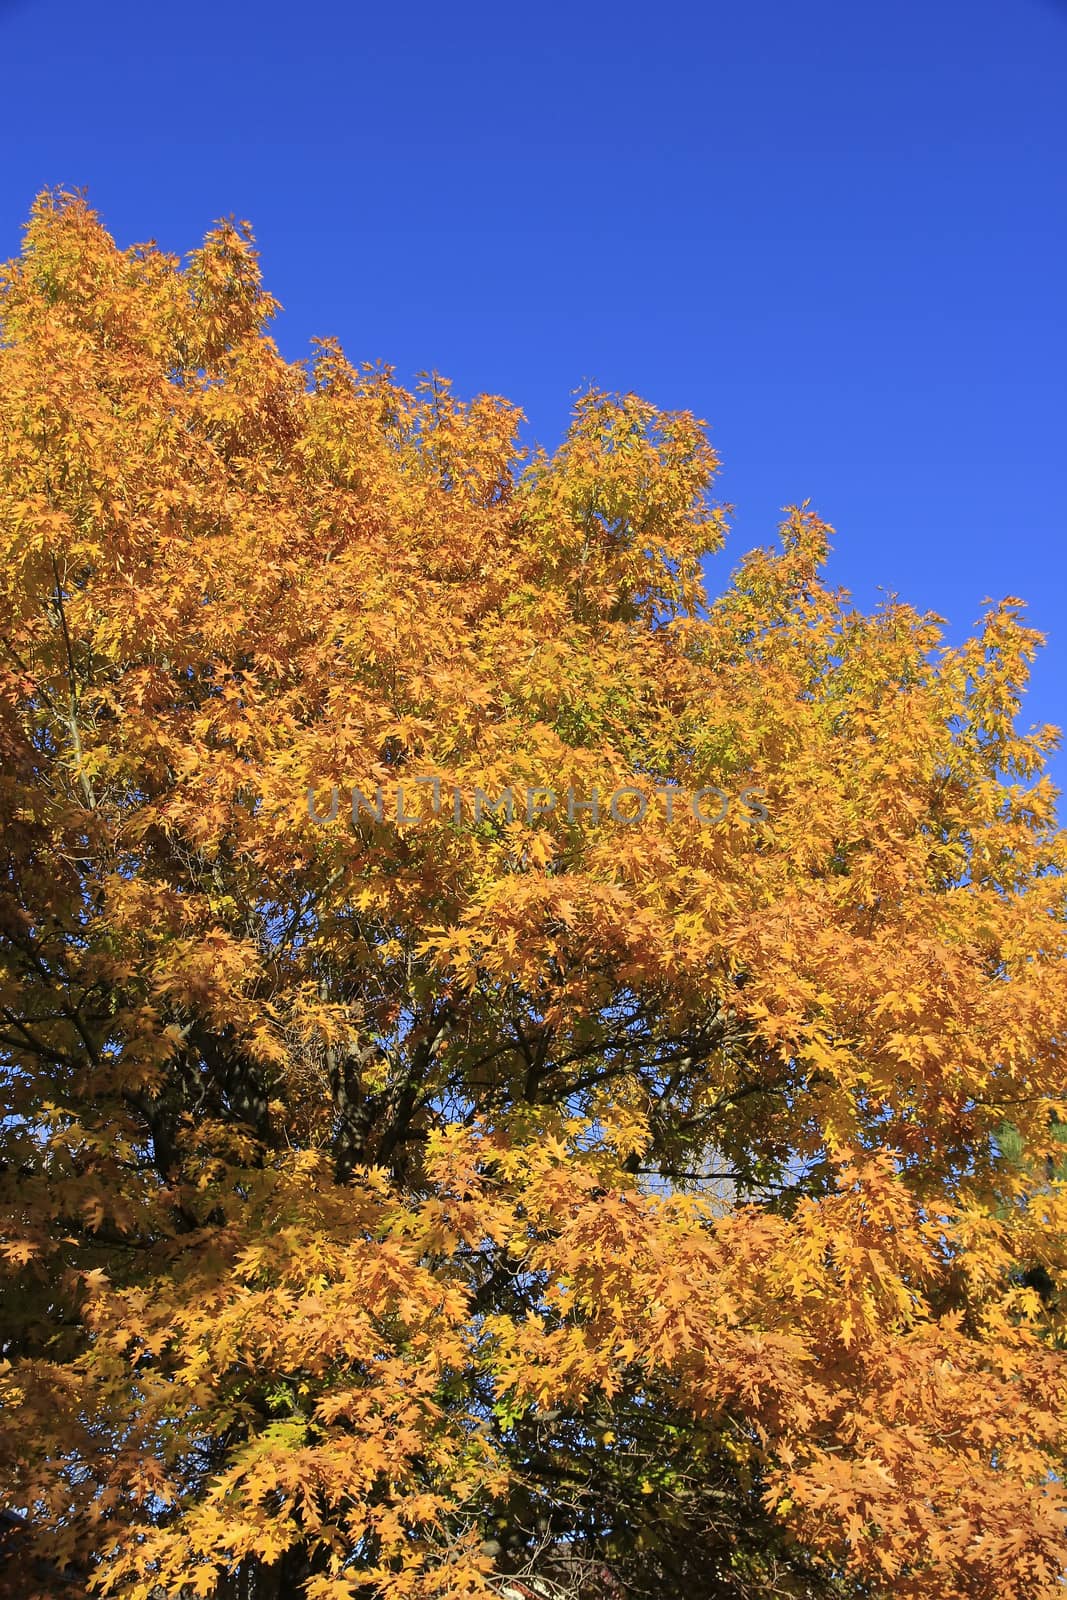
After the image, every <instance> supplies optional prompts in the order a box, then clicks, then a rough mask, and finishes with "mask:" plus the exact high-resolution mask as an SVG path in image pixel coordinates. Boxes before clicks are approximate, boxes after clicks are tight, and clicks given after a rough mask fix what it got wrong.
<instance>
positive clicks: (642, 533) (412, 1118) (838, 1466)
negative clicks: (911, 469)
mask: <svg viewBox="0 0 1067 1600" xmlns="http://www.w3.org/2000/svg"><path fill="white" fill-rule="evenodd" d="M275 309H276V308H275V306H274V303H273V302H272V300H271V299H270V297H269V296H268V295H267V294H266V293H265V292H264V291H263V289H262V287H261V283H260V277H259V273H258V269H257V264H256V254H255V250H254V248H253V244H252V240H251V236H250V233H249V231H248V229H247V228H246V227H244V226H237V225H234V224H232V223H230V224H225V225H222V226H219V227H218V228H217V229H216V230H215V231H214V232H213V233H211V234H210V235H209V236H208V238H207V239H206V241H205V244H204V246H203V248H202V249H201V250H199V251H197V252H195V253H194V254H193V255H192V257H191V258H190V260H189V261H188V263H187V264H186V265H185V266H184V267H183V266H182V265H181V263H180V262H179V261H177V260H176V259H175V258H173V257H171V256H169V255H167V254H165V253H162V252H161V251H159V250H158V249H156V248H155V247H154V246H149V247H145V248H137V249H131V250H125V251H123V250H120V249H118V248H117V247H116V246H115V244H114V243H113V241H112V240H111V238H110V237H109V236H108V234H107V233H106V232H105V230H104V229H103V227H102V226H101V224H100V222H99V221H98V220H97V218H96V217H95V215H94V214H93V213H92V212H91V211H90V210H89V209H88V207H87V206H86V205H85V203H84V202H83V201H82V200H81V199H79V198H76V197H70V196H44V197H42V198H41V199H40V200H39V201H38V203H37V204H36V206H35V208H34V211H33V215H32V219H31V222H30V224H29V227H28V230H27V234H26V241H25V248H24V250H23V253H22V255H21V257H20V258H19V259H18V260H16V261H15V262H13V263H11V264H10V265H9V267H8V268H7V270H6V273H5V276H4V278H3V284H2V300H0V317H2V345H0V493H2V499H0V641H2V643H0V756H2V762H3V773H2V777H0V806H2V815H3V839H2V867H0V1074H2V1078H3V1084H4V1093H5V1111H6V1115H5V1117H4V1119H3V1121H2V1124H0V1212H2V1219H3V1220H2V1238H3V1244H2V1247H0V1263H2V1266H0V1281H2V1283H3V1291H4V1300H3V1311H2V1314H0V1469H2V1471H0V1476H2V1479H3V1481H4V1482H5V1483H6V1485H7V1489H6V1495H7V1504H8V1506H9V1507H10V1508H11V1509H12V1510H14V1511H18V1512H19V1513H20V1514H23V1515H25V1516H26V1517H27V1518H28V1520H29V1524H30V1536H31V1537H32V1538H33V1539H34V1540H36V1543H37V1549H38V1553H39V1554H40V1556H41V1557H42V1558H43V1559H45V1560H46V1561H47V1562H48V1563H50V1564H51V1569H52V1571H53V1574H54V1572H55V1571H56V1570H57V1569H62V1568H65V1567H68V1566H69V1568H70V1569H71V1570H72V1571H73V1572H76V1573H79V1574H80V1575H81V1576H82V1578H83V1579H84V1580H85V1581H87V1582H91V1583H92V1584H94V1585H96V1586H98V1587H99V1588H101V1589H102V1590H103V1591H104V1592H105V1593H108V1594H114V1595H117V1596H123V1597H126V1600H148V1597H150V1596H155V1595H167V1596H178V1595H181V1596H183V1597H184V1596H197V1595H203V1596H211V1595H215V1594H220V1595H227V1594H228V1595H236V1594H241V1595H248V1596H253V1597H256V1600H259V1597H264V1596H271V1595H275V1594H277V1595H289V1594H293V1595H297V1594H302V1595H306V1596H307V1600H460V1597H469V1600H477V1597H480V1596H485V1595H488V1594H490V1593H497V1592H499V1585H500V1583H501V1575H502V1574H503V1575H506V1574H513V1575H515V1574H520V1575H521V1574H523V1573H525V1574H527V1580H528V1582H530V1583H532V1581H533V1580H532V1579H531V1578H530V1575H531V1574H536V1575H537V1578H538V1581H539V1582H540V1583H541V1584H542V1589H541V1592H542V1593H546V1592H548V1585H549V1583H555V1584H556V1585H558V1586H559V1588H560V1590H562V1592H564V1593H566V1594H572V1595H579V1596H581V1597H583V1600H587V1597H593V1596H606V1597H612V1600H631V1597H634V1600H636V1597H638V1596H665V1595H667V1596H673V1595H678V1594H682V1593H685V1594H687V1595H688V1596H690V1597H692V1600H712V1597H715V1596H737V1597H750V1600H756V1597H770V1596H787V1595H788V1596H795V1597H800V1596H809V1597H817V1596H823V1597H832V1596H840V1597H849V1600H859V1597H876V1596H894V1597H896V1596H901V1597H904V1596H908V1597H923V1600H960V1597H964V1596H966V1597H974V1600H979V1597H988V1600H994V1597H996V1600H1038V1597H1041V1596H1046V1597H1052V1596H1054V1595H1059V1594H1060V1593H1061V1592H1062V1590H1061V1587H1060V1581H1059V1580H1060V1574H1061V1573H1062V1572H1063V1570H1064V1568H1065V1566H1067V1530H1065V1525H1064V1509H1063V1504H1062V1500H1063V1496H1062V1491H1061V1488H1060V1481H1061V1476H1062V1473H1063V1470H1064V1448H1065V1443H1067V1414H1065V1402H1067V1372H1065V1367H1064V1357H1063V1353H1062V1352H1063V1332H1064V1309H1065V1308H1064V1301H1063V1295H1062V1292H1061V1288H1060V1286H1061V1285H1062V1283H1063V1272H1064V1266H1065V1243H1067V1207H1065V1201H1064V1192H1063V1185H1062V1183H1061V1181H1060V1179H1059V1176H1058V1170H1059V1169H1058V1167H1057V1161H1058V1158H1059V1153H1060V1146H1059V1142H1058V1128H1059V1126H1060V1124H1061V1123H1062V1122H1063V1121H1064V1120H1067V1090H1065V1081H1067V1080H1065V1070H1064V1050H1065V1040H1067V982H1065V965H1064V955H1065V926H1067V924H1065V893H1064V877H1063V869H1064V865H1065V856H1067V850H1065V839H1064V836H1063V834H1062V833H1060V832H1059V831H1058V828H1057V824H1056V819H1055V814H1054V798H1055V796H1054V791H1053V789H1052V787H1051V784H1050V782H1049V780H1048V778H1047V776H1046V775H1044V772H1043V766H1044V758H1045V755H1046V753H1047V751H1048V749H1049V748H1050V746H1051V744H1052V742H1053V738H1054V735H1053V734H1052V733H1051V732H1050V731H1049V730H1039V731H1038V732H1036V733H1030V734H1023V733H1020V732H1019V731H1018V730H1017V727H1016V721H1017V716H1018V712H1019V709H1020V697H1021V695H1022V692H1023V689H1024V685H1025V682H1026V676H1027V671H1028V667H1029V663H1030V661H1031V659H1032V657H1033V654H1034V651H1035V649H1036V646H1037V644H1038V642H1039V641H1038V639H1037V636H1036V635H1035V634H1034V633H1033V631H1032V630H1030V629H1028V628H1027V627H1026V626H1025V625H1024V623H1023V621H1022V620H1021V616H1020V605H1019V603H1018V602H1016V601H1014V600H1008V601H1005V602H1004V603H1002V604H999V605H995V606H993V607H992V608H991V609H990V610H989V612H988V614H987V616H986V617H985V619H984V622H983V623H982V625H981V628H980V631H979V632H978V634H977V636H976V637H975V638H974V639H972V640H970V641H969V642H967V643H966V644H964V645H963V646H962V647H959V648H948V647H946V646H945V645H944V643H943V641H942V638H941V634H940V631H939V625H938V620H937V619H936V618H932V617H930V616H922V615H918V614H917V613H916V612H915V611H913V610H912V609H910V608H909V607H908V606H906V605H904V604H901V603H898V602H896V601H894V602H892V603H889V604H887V605H885V606H884V607H883V608H882V609H881V610H879V611H878V612H877V613H876V614H875V615H871V616H868V615H863V614H860V613H859V612H858V611H856V610H855V609H854V608H853V607H852V606H851V605H850V603H849V601H848V599H847V597H846V596H844V595H842V594H839V593H834V592H832V591H830V590H829V589H828V588H827V587H826V585H825V583H824V582H823V580H822V578H821V576H820V571H821V568H822V564H823V563H824V560H825V556H826V552H827V537H828V532H829V530H828V529H827V528H826V527H825V526H824V525H823V524H822V523H820V521H819V520H818V519H817V518H816V517H815V516H814V515H813V514H812V513H811V511H810V510H809V509H807V508H804V507H801V508H798V509H794V510H792V511H790V513H789V514H788V518H787V520H786V522H785V524H784V527H783V529H782V538H781V542H780V546H778V547H775V548H774V549H764V550H758V551H756V552H754V553H752V554H750V555H748V556H747V557H746V558H745V559H744V560H743V561H742V562H741V564H740V566H739V567H738V569H737V570H736V572H735V574H734V576H733V579H732V581H731V582H730V584H729V586H728V587H727V588H726V589H725V590H724V592H723V593H722V594H720V595H718V596H715V597H711V598H709V597H708V596H707V595H705V592H704V589H703V586H702V558H703V557H704V556H705V555H706V554H707V553H708V552H709V551H712V550H715V549H718V548H719V547H720V546H721V544H722V541H723V538H724V536H725V518H724V513H723V512H722V510H721V509H719V508H717V507H716V506H715V505H714V504H713V502H712V501H711V500H710V498H709V490H710V484H711V482H712V479H713V476H714V471H715V467H716V461H715V456H714V454H713V452H712V450H711V448H710V447H709V445H708V443H707V440H706V438H705V435H704V433H703V431H702V427H701V425H700V424H699V423H698V422H697V421H696V420H695V419H694V418H692V417H691V416H689V415H685V414H675V413H665V412H662V411H658V410H656V409H655V408H654V407H652V406H651V405H648V404H645V403H644V402H642V401H640V400H639V399H637V398H636V397H634V396H629V395H628V396H624V397H621V398H620V397H613V396H609V395H606V394H602V393H596V392H593V393H589V394H586V395H584V396H583V397H582V398H581V399H580V400H579V401H578V403H577V405H576V408H575V411H574V416H573V422H572V425H571V428H570V431H569V433H568V436H567V438H566V440H565V442H564V443H563V445H562V446H561V448H560V449H559V450H557V451H556V452H555V453H554V454H551V455H549V454H546V453H543V452H534V453H532V454H529V455H526V456H524V455H523V452H522V451H521V450H520V448H519V444H518V426H519V421H520V417H519V413H518V412H517V411H516V409H515V408H514V407H512V406H511V405H509V404H507V403H506V402H505V401H503V400H501V399H497V398H492V397H481V398H479V399H477V400H474V401H473V402H471V403H470V404H461V403H459V401H458V400H456V399H455V398H454V397H453V395H452V394H451V392H450V390H449V388H448V386H447V385H446V384H444V383H442V382H440V381H436V380H431V381H429V382H427V383H426V384H425V385H424V386H422V387H421V388H419V389H417V390H416V392H414V393H410V392H407V391H406V390H405V389H403V388H402V387H400V386H399V385H398V384H397V382H396V381H395V379H394V377H393V375H392V374H391V373H390V372H389V371H387V370H380V369H357V368H353V367H352V366H350V365H349V364H348V363H347V362H346V360H345V358H344V356H343V355H342V352H341V351H340V349H339V348H338V347H337V346H336V345H335V344H334V343H332V342H330V341H322V342H321V343H319V344H318V345H317V347H316V349H315V353H314V357H313V359H312V360H311V361H310V363H308V364H301V363H291V362H287V361H286V360H284V359H282V357H281V356H280V355H279V353H278V350H277V348H276V346H275V344H274V343H273V342H272V340H271V339H270V337H269V336H268V335H267V333H266V331H265V328H266V325H267V324H268V322H269V320H270V318H271V316H272V314H273V312H274V310H275ZM902 514H906V509H904V510H903V511H902ZM434 777H436V778H438V779H439V780H440V782H441V786H442V790H441V792H442V793H443V794H444V795H445V796H446V801H445V803H444V804H443V805H442V807H441V810H440V814H438V815H434V814H433V796H434V789H433V785H432V784H429V785H423V786H421V787H418V788H416V787H415V786H414V780H415V779H416V778H434ZM404 780H410V782H411V784H412V788H411V789H410V791H409V793H410V796H411V798H410V799H409V800H408V802H407V803H408V805H409V808H421V810H420V815H421V817H422V820H421V822H420V824H419V825H418V826H415V825H410V824H398V823H397V822H396V820H395V817H394V816H392V815H391V814H390V812H389V810H388V805H389V804H390V803H391V802H390V801H389V799H388V798H387V809H386V811H385V813H384V815H383V818H382V820H381V821H380V822H379V821H378V820H377V819H376V817H375V816H374V815H373V814H372V812H371V811H369V810H361V811H359V813H358V815H357V816H356V818H355V819H354V820H353V819H352V818H351V817H350V816H349V815H348V812H347V809H346V807H345V805H342V807H341V809H340V810H339V813H338V816H337V818H336V819H335V820H334V821H333V822H329V823H322V822H317V821H316V820H314V819H313V818H312V817H311V816H310V815H309V812H308V806H307V792H308V790H309V788H311V789H313V790H314V791H315V792H316V794H317V795H319V796H322V797H324V796H325V794H326V793H327V792H328V790H329V786H330V785H331V784H337V785H339V786H340V787H341V790H342V793H343V794H345V796H346V798H347V793H348V791H349V790H350V788H351V786H353V785H355V786H356V787H357V788H358V789H359V790H360V792H361V793H363V794H364V795H367V796H371V795H373V794H374V792H375V790H376V789H377V788H378V787H379V786H380V787H381V788H382V789H383V792H384V793H385V794H386V796H387V797H389V796H391V795H392V794H393V793H394V792H395V786H396V784H397V783H398V782H402V781H404ZM667 783H671V784H677V785H679V786H680V788H681V790H682V791H684V792H685V793H686V794H690V793H693V792H695V791H697V790H699V789H701V788H705V787H711V786H716V787H719V788H721V789H722V790H723V791H724V792H725V793H726V794H727V795H729V796H736V795H737V794H739V792H740V791H741V790H742V789H744V788H746V787H753V786H756V787H758V788H759V789H760V790H761V791H762V794H763V796H764V805H765V807H766V812H767V819H766V820H765V821H759V820H757V819H754V817H753V816H752V815H751V814H750V813H748V814H746V813H745V811H744V810H743V809H741V808H739V807H738V806H736V805H731V806H730V808H729V810H728V812H727V815H726V816H725V818H724V819H723V820H722V821H721V822H720V823H719V824H717V825H715V826H703V825H699V824H698V823H697V821H696V819H695V818H694V816H693V815H692V813H691V811H690V810H688V809H687V807H686V806H685V805H682V804H678V805H675V807H674V811H673V814H672V816H671V817H670V818H669V819H668V816H667V808H668V804H669V799H670V797H668V796H665V795H664V794H662V793H658V792H657V790H658V788H661V787H662V786H663V785H664V784H667ZM508 785H519V786H535V787H536V786H544V787H545V788H547V789H551V790H552V791H554V792H555V793H556V794H557V795H561V796H562V795H564V794H565V793H566V791H567V790H568V788H573V790H574V792H575V793H576V794H579V795H581V796H582V797H583V798H584V797H587V796H589V794H590V793H591V791H592V790H593V788H597V789H598V790H599V792H600V793H601V794H602V795H606V794H608V793H610V792H611V791H612V790H613V789H614V788H617V787H619V786H629V787H631V788H634V787H636V788H637V789H640V790H642V791H643V792H644V793H646V794H647V797H648V805H647V809H646V812H645V815H644V818H643V820H642V821H640V822H637V823H633V824H616V823H612V822H611V821H610V819H605V818H604V817H603V816H601V817H599V818H596V817H594V815H593V814H592V812H591V811H590V810H588V809H584V810H574V811H573V815H569V814H568V811H567V808H566V806H565V805H564V804H562V803H561V804H559V805H558V806H557V807H556V809H555V810H546V811H543V812H541V813H540V814H538V815H535V816H534V817H533V818H532V819H528V818H527V816H526V815H525V814H524V813H523V812H522V811H521V810H520V811H519V812H518V813H517V814H516V816H515V817H514V819H513V820H512V821H511V822H509V821H508V820H507V818H506V816H504V815H502V814H501V813H500V812H493V813H490V812H488V811H487V812H486V813H484V814H483V815H482V816H481V817H480V819H479V820H478V821H475V820H474V819H473V816H472V815H471V814H470V813H469V811H464V812H463V813H462V814H461V815H460V817H459V819H458V820H457V819H456V816H455V815H454V814H453V812H452V811H451V810H450V809H449V802H448V800H447V797H448V796H450V795H451V794H452V791H453V789H454V788H456V787H458V788H459V789H460V790H461V791H463V792H464V793H465V794H469V793H470V792H471V791H473V789H474V788H475V787H479V788H481V789H483V790H484V791H485V792H486V793H487V794H490V795H493V796H495V795H497V794H498V793H499V791H500V790H501V789H502V788H503V787H505V786H508ZM29 1570H30V1569H29V1567H25V1568H23V1569H21V1573H20V1578H19V1582H20V1583H21V1584H22V1585H23V1588H22V1589H21V1591H20V1592H22V1593H25V1584H26V1583H27V1582H32V1581H35V1580H32V1579H31V1578H30V1577H28V1576H27V1574H28V1573H29ZM52 1581H53V1580H52V1579H48V1578H42V1580H41V1584H42V1586H43V1587H42V1592H51V1591H50V1590H49V1589H48V1584H49V1583H50V1582H52ZM553 1592H556V1591H553Z"/></svg>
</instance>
